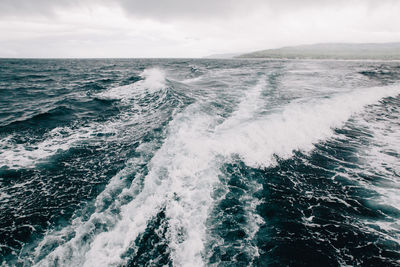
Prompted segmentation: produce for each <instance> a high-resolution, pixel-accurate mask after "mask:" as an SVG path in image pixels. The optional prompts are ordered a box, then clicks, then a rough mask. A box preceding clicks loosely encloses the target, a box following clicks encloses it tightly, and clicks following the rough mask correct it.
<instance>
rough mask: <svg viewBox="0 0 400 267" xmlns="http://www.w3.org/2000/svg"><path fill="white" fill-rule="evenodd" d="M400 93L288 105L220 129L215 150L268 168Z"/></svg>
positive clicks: (362, 93) (380, 91)
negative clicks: (281, 109)
mask: <svg viewBox="0 0 400 267" xmlns="http://www.w3.org/2000/svg"><path fill="white" fill-rule="evenodd" d="M399 93H400V87H399V86H386V87H373V88H362V89H358V90H353V91H351V92H348V93H344V94H339V95H336V96H333V97H331V98H327V99H317V100H313V101H312V102H308V103H292V104H289V105H288V106H287V107H285V109H284V110H283V112H281V113H279V114H272V115H269V116H267V117H265V118H259V119H256V120H253V121H250V120H249V121H245V122H243V123H240V124H238V125H237V126H235V127H233V128H229V129H226V128H225V127H223V125H222V127H221V131H220V132H219V133H218V138H217V139H216V144H215V146H218V150H219V151H220V153H222V154H223V155H231V154H238V155H240V157H241V158H242V159H243V160H244V161H245V163H246V164H247V165H249V166H254V167H260V166H261V167H262V166H264V167H266V166H270V165H271V164H274V163H275V156H279V157H281V158H289V157H291V156H292V153H293V151H294V150H303V151H310V150H311V149H312V148H313V144H315V143H317V142H319V141H321V140H324V139H326V138H328V137H331V136H332V135H333V129H334V128H339V127H341V126H342V125H343V123H344V122H346V121H347V120H348V119H349V118H350V116H352V115H353V114H355V113H357V112H359V111H361V110H362V109H363V107H364V106H366V105H369V104H373V103H375V102H377V101H378V100H380V99H381V98H383V97H388V96H395V95H397V94H399Z"/></svg>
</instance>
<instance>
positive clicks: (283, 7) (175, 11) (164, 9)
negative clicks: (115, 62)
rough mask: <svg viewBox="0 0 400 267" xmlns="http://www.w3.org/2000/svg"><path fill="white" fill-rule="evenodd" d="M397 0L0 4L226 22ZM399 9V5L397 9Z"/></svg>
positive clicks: (49, 11) (11, 10)
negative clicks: (262, 13) (114, 9)
mask: <svg viewBox="0 0 400 267" xmlns="http://www.w3.org/2000/svg"><path fill="white" fill-rule="evenodd" d="M398 2H399V1H397V0H380V1H376V0H302V1H298V0H295V1H293V0H251V1H244V0H217V1H216V0H202V1H189V0H145V1H143V0H115V1H105V0H97V1H95V0H35V1H32V0H1V1H0V15H1V16H20V15H31V16H38V15H39V16H53V15H54V13H55V11H57V10H63V9H68V8H90V7H91V6H96V5H103V6H109V5H117V6H120V7H121V8H122V9H123V10H124V11H125V12H126V13H128V14H131V15H133V16H137V17H141V18H150V19H155V20H160V21H163V20H179V19H208V18H222V19H223V18H227V17H231V16H237V15H247V14H249V13H251V12H254V11H257V10H268V11H270V12H271V13H272V14H274V15H279V14H285V13H287V12H293V11H296V10H301V9H307V8H340V7H343V6H348V5H357V6H361V7H366V8H369V9H370V10H372V11H373V10H374V9H375V8H377V7H379V6H381V5H392V6H395V5H396V4H398ZM397 7H398V5H397Z"/></svg>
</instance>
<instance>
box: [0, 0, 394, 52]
mask: <svg viewBox="0 0 400 267" xmlns="http://www.w3.org/2000/svg"><path fill="white" fill-rule="evenodd" d="M398 14H400V1H396V0H381V1H373V0H336V1H329V0H304V1H291V0H270V1H265V0H264V1H263V0H252V1H242V0H219V1H211V0H203V1H188V0H186V1H184V0H164V1H156V0H146V1H138V0H118V1H113V2H111V1H105V0H103V1H94V0H80V1H78V0H69V1H66V0H59V1H54V0H36V1H29V0H1V1H0V57H200V56H205V55H207V54H212V53H224V52H228V53H229V52H247V51H253V50H257V49H265V48H272V47H278V46H284V45H296V44H303V43H315V42H389V41H391V42H394V41H400V16H398Z"/></svg>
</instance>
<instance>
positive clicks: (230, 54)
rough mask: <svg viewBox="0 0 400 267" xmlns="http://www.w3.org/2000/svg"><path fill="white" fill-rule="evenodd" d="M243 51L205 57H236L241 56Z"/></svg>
mask: <svg viewBox="0 0 400 267" xmlns="http://www.w3.org/2000/svg"><path fill="white" fill-rule="evenodd" d="M241 55H242V54H241V53H225V54H213V55H209V56H206V57H205V58H234V57H239V56H241Z"/></svg>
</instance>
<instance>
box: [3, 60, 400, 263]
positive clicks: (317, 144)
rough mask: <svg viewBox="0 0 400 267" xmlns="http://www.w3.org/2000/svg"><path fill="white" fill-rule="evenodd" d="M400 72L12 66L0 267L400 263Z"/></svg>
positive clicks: (263, 65) (273, 65)
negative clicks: (18, 266) (14, 266)
mask: <svg viewBox="0 0 400 267" xmlns="http://www.w3.org/2000/svg"><path fill="white" fill-rule="evenodd" d="M399 82H400V63H399V62H371V61H370V62H361V61H311V60H310V61H300V60H298V61H284V60H282V61H280V60H270V61H266V60H210V59H207V60H200V59H188V60H185V59H180V60H175V59H162V60H161V59H143V60H139V59H104V60H22V59H21V60H16V59H15V60H11V59H2V60H0V204H1V205H0V263H1V264H2V265H4V266H9V265H20V266H164V265H167V266H190V267H192V266H287V265H289V266H346V265H352V266H398V265H400V221H399V220H400V96H399V94H400V83H399Z"/></svg>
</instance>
